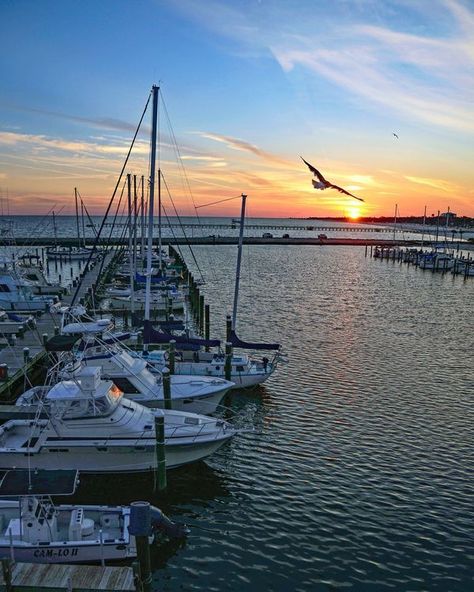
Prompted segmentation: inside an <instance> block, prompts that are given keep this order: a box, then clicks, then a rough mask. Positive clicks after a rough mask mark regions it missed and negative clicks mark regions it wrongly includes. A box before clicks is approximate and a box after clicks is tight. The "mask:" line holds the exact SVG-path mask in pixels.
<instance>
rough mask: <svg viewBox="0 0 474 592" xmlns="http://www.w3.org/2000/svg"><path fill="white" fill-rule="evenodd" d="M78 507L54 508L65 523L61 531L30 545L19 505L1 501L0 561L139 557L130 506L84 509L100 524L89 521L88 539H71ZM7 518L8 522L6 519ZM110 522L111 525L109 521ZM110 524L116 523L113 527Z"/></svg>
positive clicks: (82, 508)
mask: <svg viewBox="0 0 474 592" xmlns="http://www.w3.org/2000/svg"><path fill="white" fill-rule="evenodd" d="M78 508H79V506H73V505H60V506H56V507H55V511H56V512H57V515H58V516H61V515H62V516H64V520H66V523H65V524H64V525H63V527H62V531H61V532H59V531H57V530H55V531H54V532H55V535H54V536H55V539H56V537H57V540H45V541H41V543H38V542H29V540H28V539H27V537H26V535H25V533H24V532H23V529H24V526H21V520H20V518H14V519H10V520H9V518H10V517H11V516H15V515H16V516H19V515H20V514H19V502H18V501H13V500H0V516H1V518H2V522H3V526H2V528H1V533H0V558H9V559H13V560H14V561H19V562H25V563H93V562H99V561H101V560H102V559H103V560H104V561H118V560H124V559H133V558H134V557H136V554H137V552H136V543H135V537H133V536H130V535H129V533H128V525H129V519H130V510H129V508H127V507H120V506H116V507H112V506H81V507H80V510H81V511H82V512H84V514H85V517H86V518H91V517H93V518H95V519H96V520H97V519H98V518H99V517H101V522H95V521H94V520H90V522H91V523H92V524H93V528H92V529H91V531H90V533H88V536H87V540H84V539H82V538H81V539H79V540H74V539H71V538H70V537H69V532H68V524H69V521H70V520H71V517H72V516H73V513H74V512H75V511H76V512H77V511H78ZM5 518H6V520H5ZM108 521H109V522H108ZM108 524H109V525H110V524H114V526H113V527H111V526H108Z"/></svg>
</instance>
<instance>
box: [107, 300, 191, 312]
mask: <svg viewBox="0 0 474 592" xmlns="http://www.w3.org/2000/svg"><path fill="white" fill-rule="evenodd" d="M107 300H108V301H109V302H110V304H111V305H112V307H113V308H116V309H121V310H130V306H131V300H130V297H129V296H128V297H119V296H111V297H108V298H107ZM134 308H135V310H145V301H144V300H142V299H140V300H134ZM150 309H151V310H154V311H158V312H166V311H167V310H170V309H171V310H173V311H181V310H184V302H179V301H178V302H173V301H172V302H171V305H168V303H167V302H166V301H165V300H153V299H152V300H151V301H150Z"/></svg>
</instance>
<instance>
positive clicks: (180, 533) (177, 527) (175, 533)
mask: <svg viewBox="0 0 474 592" xmlns="http://www.w3.org/2000/svg"><path fill="white" fill-rule="evenodd" d="M150 518H151V525H152V527H153V529H154V530H161V531H162V532H164V534H166V535H167V536H169V537H170V538H171V539H181V538H183V537H185V536H186V535H187V534H188V533H189V528H188V527H187V526H186V525H185V524H179V523H178V522H173V521H171V520H170V519H169V518H168V516H166V515H165V514H163V512H162V511H161V510H159V509H158V508H155V506H151V507H150Z"/></svg>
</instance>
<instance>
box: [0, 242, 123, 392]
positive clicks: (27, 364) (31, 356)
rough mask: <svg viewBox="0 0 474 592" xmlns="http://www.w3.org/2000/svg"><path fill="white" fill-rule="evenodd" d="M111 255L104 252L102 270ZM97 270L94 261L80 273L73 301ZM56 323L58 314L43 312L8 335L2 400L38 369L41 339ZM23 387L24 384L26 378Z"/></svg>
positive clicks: (0, 359) (67, 299)
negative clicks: (30, 324)
mask: <svg viewBox="0 0 474 592" xmlns="http://www.w3.org/2000/svg"><path fill="white" fill-rule="evenodd" d="M112 257H113V253H112V252H108V253H107V254H106V256H105V261H104V264H103V269H107V266H108V265H109V263H110V261H111V259H112ZM100 269H101V265H100V263H97V264H96V265H95V266H94V267H93V268H92V269H90V270H89V271H87V272H86V273H85V274H84V276H83V278H82V282H81V284H80V286H79V291H78V294H77V299H76V301H77V302H79V301H80V300H81V298H85V297H86V296H87V294H88V293H89V290H90V288H91V286H92V285H93V284H95V283H96V282H97V280H98V276H99V272H100ZM74 293H75V288H73V289H72V290H71V292H70V293H69V294H67V295H65V296H64V297H63V299H62V304H64V306H68V305H70V304H71V302H72V299H73V297H74ZM60 322H61V318H60V315H59V314H58V313H51V312H49V311H48V312H44V313H43V314H42V316H41V317H39V318H37V319H36V323H35V326H34V327H32V328H28V329H27V330H26V331H25V332H24V333H23V334H22V335H18V336H11V337H10V343H9V344H7V345H6V347H4V349H2V350H0V366H2V365H3V364H5V365H6V367H7V369H8V370H7V377H6V378H4V379H3V380H1V381H0V397H1V399H2V401H4V402H9V401H11V400H13V398H14V396H13V395H14V393H13V392H12V386H13V385H14V384H16V383H18V381H19V380H20V379H21V378H22V377H25V375H26V374H29V373H30V371H32V370H33V368H38V367H39V366H40V364H41V362H42V361H43V359H44V361H45V362H46V358H47V353H46V351H45V349H44V341H45V339H46V338H48V337H52V336H53V335H54V334H55V333H56V332H57V331H59V326H60ZM3 368H5V366H3ZM25 386H27V381H26V379H25Z"/></svg>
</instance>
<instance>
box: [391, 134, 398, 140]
mask: <svg viewBox="0 0 474 592" xmlns="http://www.w3.org/2000/svg"><path fill="white" fill-rule="evenodd" d="M392 134H393V135H394V136H395V137H396V138H397V140H399V139H400V138H399V137H398V136H397V134H396V133H395V132H392Z"/></svg>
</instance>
